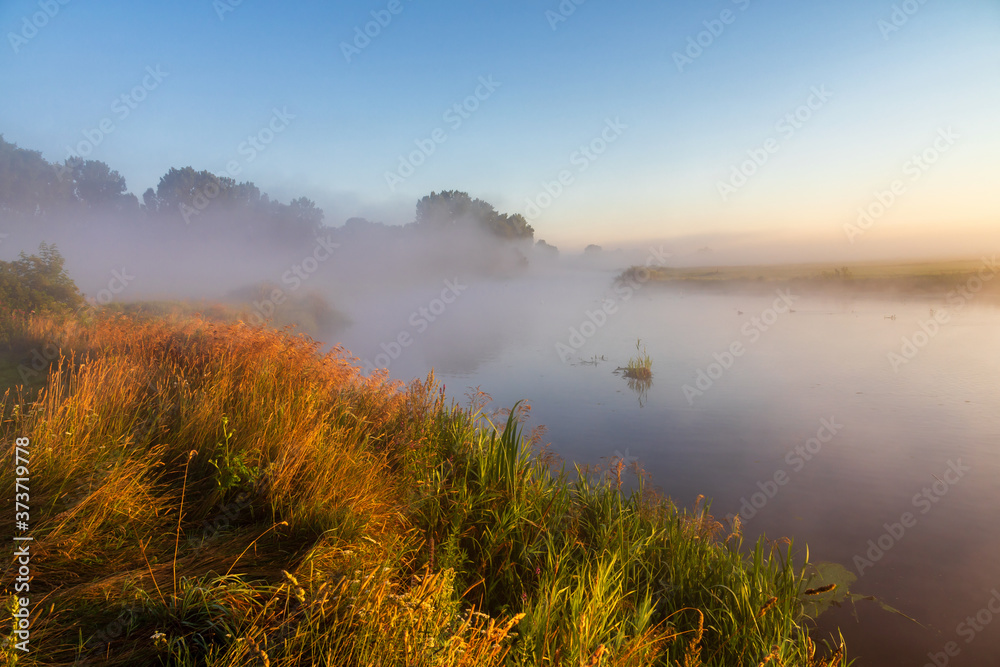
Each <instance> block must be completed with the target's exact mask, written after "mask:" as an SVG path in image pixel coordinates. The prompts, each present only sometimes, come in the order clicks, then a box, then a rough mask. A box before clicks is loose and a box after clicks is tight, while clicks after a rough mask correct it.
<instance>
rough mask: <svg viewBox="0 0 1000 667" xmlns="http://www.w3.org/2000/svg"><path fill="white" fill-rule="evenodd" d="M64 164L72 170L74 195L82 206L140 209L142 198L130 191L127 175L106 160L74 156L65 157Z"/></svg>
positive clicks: (98, 208)
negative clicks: (123, 175) (124, 175)
mask: <svg viewBox="0 0 1000 667" xmlns="http://www.w3.org/2000/svg"><path fill="white" fill-rule="evenodd" d="M65 168H66V169H68V171H69V177H70V179H71V183H72V188H73V196H74V198H75V199H76V201H77V203H78V204H79V205H80V206H81V207H83V208H85V209H87V210H91V211H102V212H105V211H115V212H127V213H134V212H136V211H138V210H139V200H138V199H136V197H135V195H133V194H131V193H129V192H128V187H127V186H126V185H125V179H124V178H123V177H122V176H121V174H119V173H118V172H117V171H113V170H112V169H111V167H109V166H108V165H107V164H105V163H103V162H100V161H98V160H84V159H82V158H78V157H75V158H70V159H68V160H66V165H65Z"/></svg>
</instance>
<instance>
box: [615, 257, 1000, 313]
mask: <svg viewBox="0 0 1000 667" xmlns="http://www.w3.org/2000/svg"><path fill="white" fill-rule="evenodd" d="M998 272H1000V263H998V261H997V257H996V255H994V254H990V255H988V256H984V257H982V258H979V259H963V260H947V261H945V260H940V261H926V262H898V263H894V262H854V263H846V264H833V263H825V264H823V263H810V264H770V265H759V266H703V267H690V268H671V267H655V268H651V269H644V268H641V267H632V268H629V269H627V270H626V271H624V272H623V273H621V274H620V275H619V276H618V281H620V282H628V281H635V280H640V281H642V282H647V281H648V283H649V284H660V285H670V286H673V287H680V288H688V289H692V290H716V291H751V292H757V291H773V290H774V289H780V288H786V289H792V290H795V291H796V293H818V294H830V295H837V294H841V295H850V296H878V297H914V298H928V299H942V300H944V301H946V302H948V303H951V302H957V301H959V300H962V301H963V302H964V301H965V300H968V299H969V297H970V295H976V294H978V295H980V296H982V297H984V298H985V299H986V300H991V301H993V302H997V301H1000V280H994V278H995V277H996V275H997V273H998Z"/></svg>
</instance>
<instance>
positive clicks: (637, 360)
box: [622, 339, 653, 380]
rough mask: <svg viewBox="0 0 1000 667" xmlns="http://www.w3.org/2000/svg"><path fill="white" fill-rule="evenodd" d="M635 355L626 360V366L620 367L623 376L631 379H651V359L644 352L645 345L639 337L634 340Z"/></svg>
mask: <svg viewBox="0 0 1000 667" xmlns="http://www.w3.org/2000/svg"><path fill="white" fill-rule="evenodd" d="M635 351H636V356H634V357H632V358H631V359H629V360H628V366H626V367H625V368H623V369H622V371H623V372H624V374H625V377H627V378H629V379H632V380H651V379H653V360H652V359H650V358H649V355H648V354H647V353H646V347H645V346H644V345H643V344H642V340H641V339H637V340H636V341H635Z"/></svg>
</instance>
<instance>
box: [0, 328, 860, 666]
mask: <svg viewBox="0 0 1000 667" xmlns="http://www.w3.org/2000/svg"><path fill="white" fill-rule="evenodd" d="M318 349H319V346H318V344H317V343H315V342H314V341H312V340H311V339H309V338H306V337H302V336H293V335H291V334H289V333H287V332H278V331H272V330H265V329H261V328H255V327H250V326H247V325H245V324H242V323H239V322H237V323H226V322H210V321H206V320H204V319H201V318H198V317H188V318H184V319H177V318H174V319H170V320H167V319H158V318H155V317H143V318H135V317H131V316H127V315H122V314H114V315H110V314H108V315H106V314H104V313H101V312H98V313H96V314H94V315H92V316H88V317H87V318H84V319H80V318H74V317H71V316H68V317H58V316H31V317H21V316H12V315H11V314H3V315H0V354H2V355H3V357H4V359H5V368H6V371H7V372H6V373H5V375H4V377H5V378H6V379H8V381H9V379H10V377H12V374H13V373H16V374H17V377H18V378H20V380H23V381H24V382H25V383H26V385H27V388H26V389H25V391H24V393H23V395H22V396H21V397H19V395H18V392H17V391H16V390H8V391H7V393H6V394H5V395H4V398H3V400H2V402H0V408H2V414H3V418H4V419H3V436H4V443H5V445H6V446H7V448H8V449H9V450H10V451H9V456H8V460H9V461H14V454H15V446H16V445H15V443H16V442H18V441H17V440H16V439H17V438H26V439H27V440H26V441H21V442H22V443H24V444H25V447H23V448H22V449H24V448H26V449H27V450H28V451H29V452H30V456H29V459H30V465H27V464H26V468H27V470H26V471H22V472H26V473H30V474H28V475H27V476H28V477H29V478H30V482H29V483H28V486H29V488H30V492H26V493H29V495H30V502H29V503H28V504H29V506H30V520H29V521H28V525H27V527H26V528H24V529H23V530H19V531H18V534H19V535H22V536H30V537H31V538H32V541H31V542H30V545H31V547H30V548H31V554H32V556H31V568H32V577H33V578H32V579H31V580H30V589H29V590H28V591H21V592H18V596H22V595H23V596H25V597H26V598H28V599H29V601H30V605H29V608H30V610H31V611H30V628H29V630H28V631H30V647H31V651H30V652H29V653H22V652H20V651H18V650H17V649H16V648H15V642H17V641H19V639H20V637H19V636H18V635H9V636H10V638H11V639H12V641H11V642H9V643H7V644H6V645H5V647H4V649H3V651H4V655H5V657H6V658H7V662H8V664H13V663H14V662H15V660H14V656H16V657H17V664H20V665H50V664H72V663H74V662H76V663H77V664H81V663H82V664H112V665H128V664H157V663H158V662H159V663H162V664H184V665H187V664H191V665H193V664H209V665H245V664H253V663H255V662H256V663H258V664H269V665H311V664H329V665H369V664H374V665H383V664H384V665H390V664H406V665H537V664H561V665H658V664H664V665H665V664H675V663H682V664H687V665H701V664H704V665H727V666H728V665H760V664H762V663H765V662H771V663H773V664H796V665H813V666H815V667H819V666H825V665H844V664H847V661H846V658H845V656H844V650H843V647H842V646H841V648H840V649H839V650H837V651H833V655H832V656H831V655H830V653H831V651H829V650H826V651H824V649H823V648H820V649H819V650H818V651H815V646H816V642H815V640H812V639H810V638H809V627H810V620H809V618H808V616H807V612H808V611H809V610H810V609H815V608H817V607H816V605H814V604H812V601H816V600H818V601H823V600H824V599H825V598H824V596H830V595H835V594H836V591H831V592H829V593H821V594H819V595H810V596H806V594H805V592H806V589H807V588H810V587H812V588H816V587H818V586H821V585H822V584H823V583H824V582H822V581H820V580H817V579H809V578H807V577H806V575H805V570H804V569H802V568H801V567H800V566H796V565H793V564H792V560H793V559H792V555H791V554H792V552H791V545H790V544H789V543H788V542H787V541H778V542H767V541H765V540H763V539H761V540H760V541H758V542H756V543H755V544H744V543H743V540H742V536H741V534H740V532H739V528H738V527H737V528H736V529H735V530H725V529H724V528H723V527H722V525H721V524H720V523H719V522H717V521H716V520H715V519H714V518H713V517H712V515H711V514H710V513H709V510H708V508H706V507H705V506H698V507H695V508H690V509H683V508H678V507H676V506H675V505H673V504H672V503H671V502H669V501H668V500H667V499H665V498H662V497H660V496H657V495H656V494H654V493H652V492H650V491H649V490H648V488H647V486H646V484H645V482H644V480H643V478H642V476H641V471H638V470H634V471H631V472H630V471H629V470H628V469H626V467H625V462H624V461H612V462H610V465H608V466H606V469H605V470H603V471H602V472H600V474H597V475H595V474H589V475H586V474H585V475H580V474H577V473H578V472H579V471H578V470H577V471H574V470H567V469H566V467H565V466H561V465H557V464H556V462H554V461H553V460H552V459H551V457H548V456H546V455H545V453H544V450H542V449H539V448H538V445H539V442H538V437H537V434H531V433H524V432H522V429H521V426H520V421H519V418H520V416H521V415H522V414H523V412H524V410H525V408H524V406H514V408H513V410H511V411H509V412H507V413H506V414H505V413H503V412H491V411H489V410H487V408H486V406H483V405H481V404H474V405H470V406H468V407H459V406H457V405H454V404H447V403H446V401H445V399H444V391H443V388H442V387H439V386H438V384H437V383H436V382H435V380H434V378H433V376H430V377H428V378H427V379H426V380H424V381H417V382H413V383H411V384H409V385H405V386H404V385H402V384H400V383H397V382H390V381H388V380H387V379H386V378H385V377H384V376H382V375H377V374H376V375H375V376H373V377H368V378H366V377H364V376H363V375H362V374H361V373H360V371H359V368H358V364H357V360H356V359H353V358H351V357H350V356H349V355H348V353H346V352H345V351H343V350H340V349H335V350H334V351H333V352H332V353H330V354H328V355H321V354H319V353H318ZM36 392H37V394H36ZM630 474H639V479H638V483H637V484H635V485H634V486H636V490H635V491H634V492H628V491H625V490H623V488H628V487H629V486H630V485H629V484H623V483H622V481H623V477H625V478H627V476H628V475H630ZM17 476H22V475H21V472H18V473H17ZM15 483H16V482H15V474H14V471H13V469H12V468H9V469H8V473H7V474H5V475H4V476H3V480H2V488H3V489H4V490H5V491H6V493H5V494H4V497H7V498H11V499H12V498H14V497H15V492H21V490H20V489H15ZM18 511H20V510H19V509H18ZM14 513H15V507H14V505H13V503H10V504H9V505H8V506H5V507H3V510H2V516H3V521H4V523H5V525H8V526H13V525H14V521H15V516H14ZM19 520H20V519H19ZM800 565H801V564H800ZM12 572H13V570H9V571H8V573H7V575H6V576H5V580H4V584H5V588H6V590H5V593H6V594H7V595H8V601H11V596H12V593H13V592H14V586H15V582H14V577H13V574H12ZM18 605H19V602H17V601H11V602H10V604H9V605H8V607H9V609H10V610H11V613H12V614H16V610H17V608H18ZM7 627H8V628H10V627H11V626H10V625H8V626H7ZM3 632H4V633H5V634H6V633H7V632H8V631H7V630H4V631H3ZM814 651H815V653H814ZM824 655H825V656H826V657H823V656H824Z"/></svg>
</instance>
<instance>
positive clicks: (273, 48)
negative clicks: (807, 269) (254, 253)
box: [0, 0, 1000, 257]
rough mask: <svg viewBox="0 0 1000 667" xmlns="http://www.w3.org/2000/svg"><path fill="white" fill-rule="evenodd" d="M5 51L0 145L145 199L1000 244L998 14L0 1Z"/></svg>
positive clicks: (615, 236)
mask: <svg viewBox="0 0 1000 667" xmlns="http://www.w3.org/2000/svg"><path fill="white" fill-rule="evenodd" d="M0 29H2V33H3V36H4V44H3V45H2V46H0V89H2V90H3V102H2V103H0V134H3V136H4V138H5V139H6V140H8V141H13V142H15V143H17V144H18V145H19V146H22V147H24V148H29V149H33V150H40V151H41V152H42V154H43V156H44V157H45V158H47V159H49V160H51V161H61V160H63V159H65V158H66V157H68V156H70V155H81V156H83V157H86V158H88V159H97V160H102V161H104V162H107V163H108V164H109V165H110V166H111V167H112V168H113V169H117V170H118V171H119V172H120V173H121V174H122V175H123V176H124V177H125V178H126V180H127V183H128V186H129V190H130V191H132V192H134V193H135V194H136V195H137V196H139V197H140V198H141V195H142V192H143V191H144V190H145V189H146V188H148V187H153V188H155V187H156V184H157V182H158V181H159V178H160V177H161V176H162V175H163V174H164V173H165V172H166V171H167V170H168V169H169V168H171V167H178V168H179V167H183V166H188V165H190V166H192V167H194V168H195V169H198V170H200V169H207V170H209V171H212V172H214V173H216V174H219V175H229V176H233V177H234V178H235V179H236V180H237V181H245V180H249V181H253V182H254V183H255V184H256V185H257V186H258V187H259V188H260V189H261V190H262V191H264V192H267V193H269V194H270V195H271V196H272V197H276V198H278V199H280V200H282V201H288V200H290V199H292V198H295V197H299V196H306V197H309V198H310V199H313V200H314V201H316V202H317V204H318V205H319V206H321V207H322V208H323V209H324V210H325V211H326V223H327V224H331V225H340V224H342V223H343V222H344V221H345V220H346V219H348V218H350V217H354V216H361V217H367V218H369V219H371V220H375V221H380V222H385V223H389V224H404V223H406V222H409V221H411V220H412V219H413V215H414V205H415V202H416V201H417V200H418V199H419V198H420V197H422V196H424V195H426V194H429V193H430V192H432V191H440V190H446V189H448V190H450V189H457V190H462V191H465V192H468V193H469V194H471V195H472V196H474V197H479V198H482V199H485V200H486V201H489V202H490V203H492V204H494V205H495V206H496V207H497V208H498V209H499V210H501V211H504V212H511V213H522V214H524V215H525V216H526V217H527V218H528V219H529V221H530V222H531V224H532V225H533V226H534V228H535V230H536V238H544V239H546V240H547V241H549V242H550V243H554V244H556V245H558V246H560V247H563V248H568V249H572V248H582V247H583V245H585V244H587V243H603V244H615V243H623V242H631V241H635V242H638V241H640V240H648V239H670V238H689V239H708V240H711V239H720V238H723V237H725V238H729V239H757V240H758V241H759V240H761V239H764V240H767V242H771V243H774V244H781V243H791V242H795V241H796V240H797V239H798V240H810V241H812V242H819V243H825V244H830V245H831V246H835V247H836V248H837V249H838V252H840V253H841V254H842V255H843V256H844V257H853V256H857V257H862V256H863V254H864V252H865V250H864V248H865V246H866V244H869V246H868V247H869V248H879V249H881V250H880V252H883V253H885V252H888V250H889V249H890V248H892V247H893V244H899V245H900V247H902V246H903V245H905V244H907V243H909V244H910V245H913V244H917V245H919V246H920V247H923V248H928V249H934V248H937V249H954V251H955V252H959V251H960V250H961V251H962V252H966V251H968V252H972V251H974V250H977V249H979V248H980V247H981V246H982V245H983V244H990V243H992V244H994V246H993V247H996V245H998V244H1000V236H998V227H1000V225H998V222H1000V221H998V215H997V214H998V213H1000V189H998V188H997V181H998V174H1000V165H998V159H997V156H998V155H1000V122H998V118H1000V3H998V2H996V0H953V1H949V2H945V1H944V0H907V1H906V2H892V1H889V0H843V1H841V2H836V3H801V2H792V1H790V0H770V1H768V2H764V1H763V0H711V1H700V2H681V1H678V0H673V1H668V2H650V1H645V0H640V1H636V2H615V3H612V2H599V1H598V0H563V1H562V2H558V1H557V0H547V1H541V2H526V1H518V0H476V1H475V2H465V3H454V2H452V3H436V2H429V1H426V0H425V1H423V2H421V1H420V0H371V1H355V0H349V1H342V2H336V3H323V2H301V3H287V4H278V3H266V2H261V1H260V0H242V1H239V0H216V1H214V2H213V1H212V0H198V1H188V0H179V1H177V2H171V3H135V2H118V1H106V2H101V3H84V2H80V1H79V0H40V1H39V0H35V1H34V2H31V1H21V0H13V1H10V0H5V1H3V2H0ZM859 209H860V211H867V212H868V213H869V215H870V216H871V217H870V218H869V220H870V222H868V221H867V220H865V219H864V218H861V219H860V224H859V216H860V215H861V214H860V212H859ZM861 224H863V225H867V226H865V227H862V226H861Z"/></svg>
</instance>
